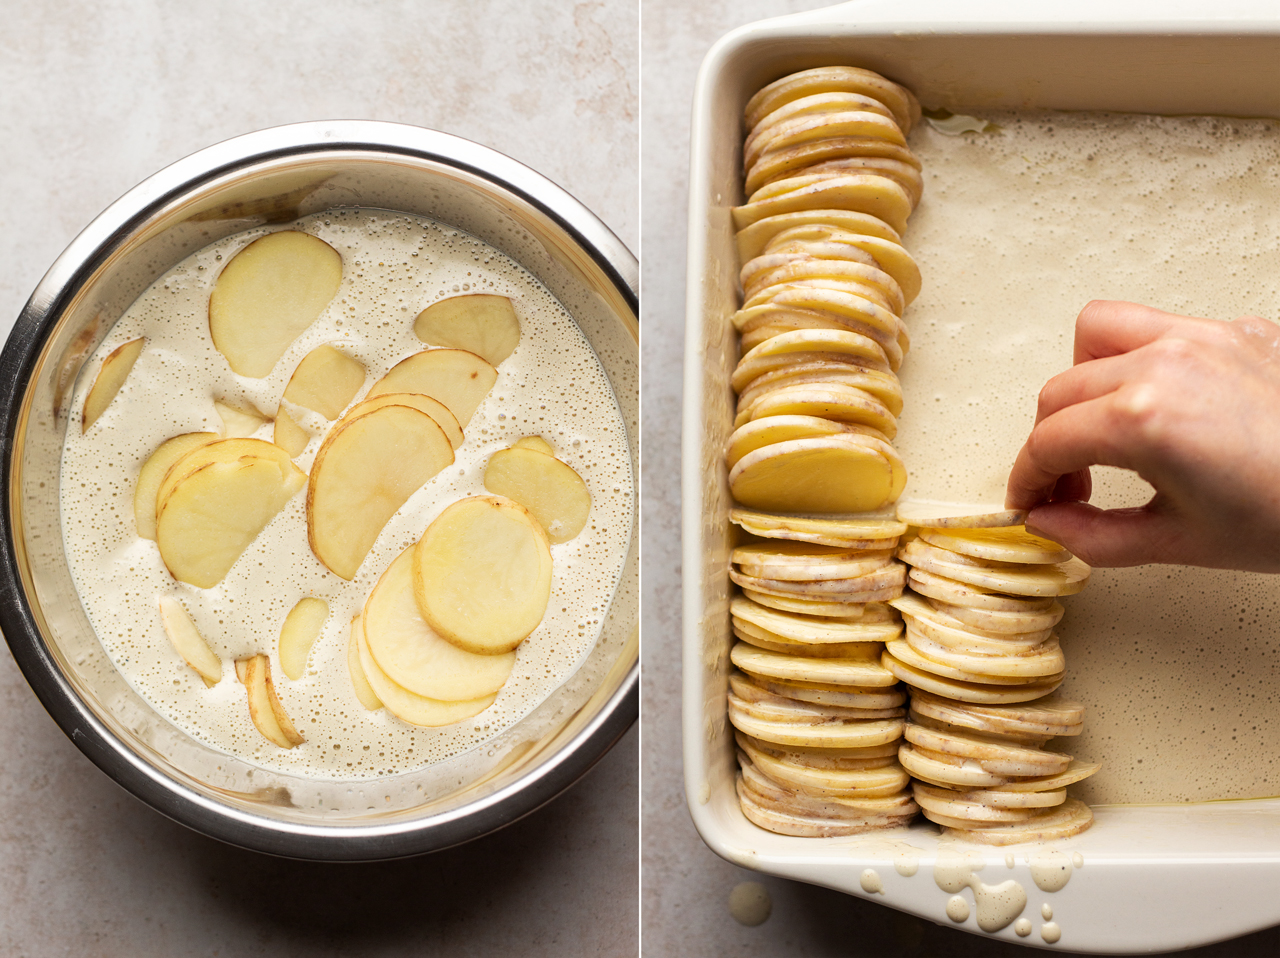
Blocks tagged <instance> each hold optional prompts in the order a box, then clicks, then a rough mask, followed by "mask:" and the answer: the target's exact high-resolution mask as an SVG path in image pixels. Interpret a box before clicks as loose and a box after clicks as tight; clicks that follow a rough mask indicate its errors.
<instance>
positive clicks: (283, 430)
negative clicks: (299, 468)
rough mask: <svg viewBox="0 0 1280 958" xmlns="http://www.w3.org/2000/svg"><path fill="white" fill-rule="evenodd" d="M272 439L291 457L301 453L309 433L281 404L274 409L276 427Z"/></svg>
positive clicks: (309, 436)
mask: <svg viewBox="0 0 1280 958" xmlns="http://www.w3.org/2000/svg"><path fill="white" fill-rule="evenodd" d="M272 439H274V440H275V444H276V445H277V446H279V447H280V448H281V449H283V450H284V451H285V452H287V453H288V454H289V458H290V459H292V458H295V457H297V456H300V455H302V451H303V450H304V449H306V448H307V443H309V442H310V441H311V433H309V432H307V431H306V430H305V429H303V428H302V427H301V426H299V425H298V424H297V423H296V422H295V421H294V419H293V417H292V416H290V415H289V411H288V410H287V409H285V408H284V407H283V406H281V407H280V408H279V409H277V410H276V428H275V433H274V434H273V436H272Z"/></svg>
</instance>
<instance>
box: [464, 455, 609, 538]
mask: <svg viewBox="0 0 1280 958" xmlns="http://www.w3.org/2000/svg"><path fill="white" fill-rule="evenodd" d="M484 487H485V488H486V489H488V490H489V491H490V492H492V493H493V494H494V495H498V496H506V497H507V498H508V499H514V500H515V501H516V502H518V503H520V505H522V506H524V507H525V508H526V509H528V510H529V511H530V512H532V513H533V515H534V518H535V519H537V520H538V522H540V523H542V528H543V529H545V530H546V532H547V538H548V539H550V540H551V541H552V542H568V541H569V540H570V539H572V538H573V537H574V536H576V535H577V534H578V533H579V532H581V531H582V527H583V526H585V525H586V524H587V515H588V513H590V512H591V494H590V493H589V492H587V484H586V483H585V482H583V481H582V477H581V476H579V475H578V474H577V473H576V472H574V470H573V469H572V467H570V466H568V465H567V464H565V463H563V462H561V461H560V460H559V459H556V458H555V457H554V456H548V455H547V454H546V453H544V452H539V451H537V450H535V449H529V448H520V447H516V446H512V447H511V448H510V449H499V450H498V451H497V452H495V453H494V454H493V455H492V456H490V457H489V464H488V465H487V466H486V467H485V470H484Z"/></svg>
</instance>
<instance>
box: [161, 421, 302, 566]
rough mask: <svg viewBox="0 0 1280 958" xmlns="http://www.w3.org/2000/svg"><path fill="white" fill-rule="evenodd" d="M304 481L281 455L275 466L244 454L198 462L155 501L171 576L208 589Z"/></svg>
mask: <svg viewBox="0 0 1280 958" xmlns="http://www.w3.org/2000/svg"><path fill="white" fill-rule="evenodd" d="M230 441H232V442H234V441H237V440H230ZM239 441H246V442H247V441H251V440H239ZM170 471H171V472H172V470H170ZM306 482H307V477H306V474H305V473H303V472H302V471H301V470H300V469H298V467H297V466H295V465H294V464H293V463H292V462H289V460H287V459H286V460H285V464H284V465H281V463H280V462H278V461H272V460H270V459H262V458H257V457H255V456H245V457H242V458H241V459H238V460H236V461H234V462H212V463H209V464H208V465H205V466H202V467H200V468H199V469H197V470H196V471H195V472H193V473H191V474H189V475H188V476H186V477H185V478H184V479H182V481H181V482H179V483H178V484H177V485H175V486H174V488H173V490H172V491H171V492H170V493H169V495H168V497H167V498H166V499H164V500H163V501H162V503H161V505H160V511H159V515H158V517H157V521H156V542H157V544H158V545H159V546H160V557H161V558H162V559H163V560H164V564H165V565H166V566H167V567H168V569H169V571H170V573H172V574H173V577H174V578H175V579H178V580H179V581H181V582H189V583H190V584H191V585H194V586H196V587H198V588H201V589H208V588H212V587H213V586H215V585H217V584H218V583H219V582H221V581H222V579H223V577H224V576H225V575H226V574H227V572H228V571H229V570H230V569H231V567H232V566H233V565H234V564H235V561H236V559H238V558H240V554H241V553H242V552H244V550H245V549H246V548H248V546H249V544H250V543H251V542H253V540H254V539H255V538H257V535H258V533H259V532H261V531H262V530H263V528H264V527H265V526H266V525H267V523H268V522H270V521H271V520H272V519H273V518H274V517H275V515H276V513H278V512H279V511H280V510H281V509H283V508H284V505H285V503H286V502H288V501H289V499H290V498H292V496H293V494H294V493H296V492H297V491H298V490H299V489H301V488H302V487H303V486H304V485H306Z"/></svg>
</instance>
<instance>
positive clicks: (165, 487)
mask: <svg viewBox="0 0 1280 958" xmlns="http://www.w3.org/2000/svg"><path fill="white" fill-rule="evenodd" d="M247 459H263V460H267V461H269V462H275V463H278V464H279V465H280V468H281V469H285V470H287V469H288V467H289V466H291V465H293V464H292V463H291V462H290V461H289V454H288V453H287V452H286V451H285V450H283V449H281V448H280V447H279V446H277V445H276V444H275V443H273V442H267V441H265V440H263V439H251V438H239V439H215V440H214V441H212V442H207V443H199V444H195V445H193V446H192V448H191V449H189V450H188V451H187V452H186V453H184V454H183V456H182V457H181V458H180V459H178V460H177V461H176V462H174V464H173V465H172V466H170V467H169V470H168V471H167V472H166V473H165V474H164V478H163V479H162V480H161V481H160V488H159V489H158V490H156V512H157V514H158V513H159V511H160V509H161V508H163V507H164V503H165V500H166V499H167V498H168V497H169V494H170V493H171V492H173V489H174V487H175V486H176V485H177V484H178V483H179V482H181V481H182V480H183V479H185V478H186V477H187V476H189V475H191V474H192V473H193V472H195V471H196V470H197V469H201V468H203V467H204V466H207V465H210V464H212V463H215V462H217V463H234V462H241V461H243V460H247Z"/></svg>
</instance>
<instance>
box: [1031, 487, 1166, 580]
mask: <svg viewBox="0 0 1280 958" xmlns="http://www.w3.org/2000/svg"><path fill="white" fill-rule="evenodd" d="M1026 525H1027V530H1028V531H1030V532H1033V533H1035V534H1036V535H1038V536H1043V537H1044V538H1046V539H1052V540H1053V541H1054V542H1057V543H1060V544H1061V545H1062V546H1064V547H1065V548H1066V549H1068V550H1070V551H1071V553H1072V554H1074V555H1075V556H1077V557H1078V558H1080V559H1083V560H1084V561H1085V562H1087V563H1088V564H1089V565H1091V566H1104V567H1118V566H1133V565H1144V564H1146V563H1148V562H1175V561H1177V556H1176V554H1175V553H1176V548H1175V543H1176V541H1177V539H1178V532H1177V528H1176V524H1175V521H1174V519H1173V517H1172V516H1169V515H1167V514H1165V513H1162V512H1157V511H1155V510H1153V509H1151V508H1150V507H1149V506H1142V507H1140V508H1137V509H1099V508H1098V507H1097V506H1091V505H1089V504H1088V503H1087V502H1053V503H1049V504H1047V505H1043V506H1038V507H1036V508H1035V509H1032V510H1031V511H1030V512H1029V513H1027V521H1026Z"/></svg>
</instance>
